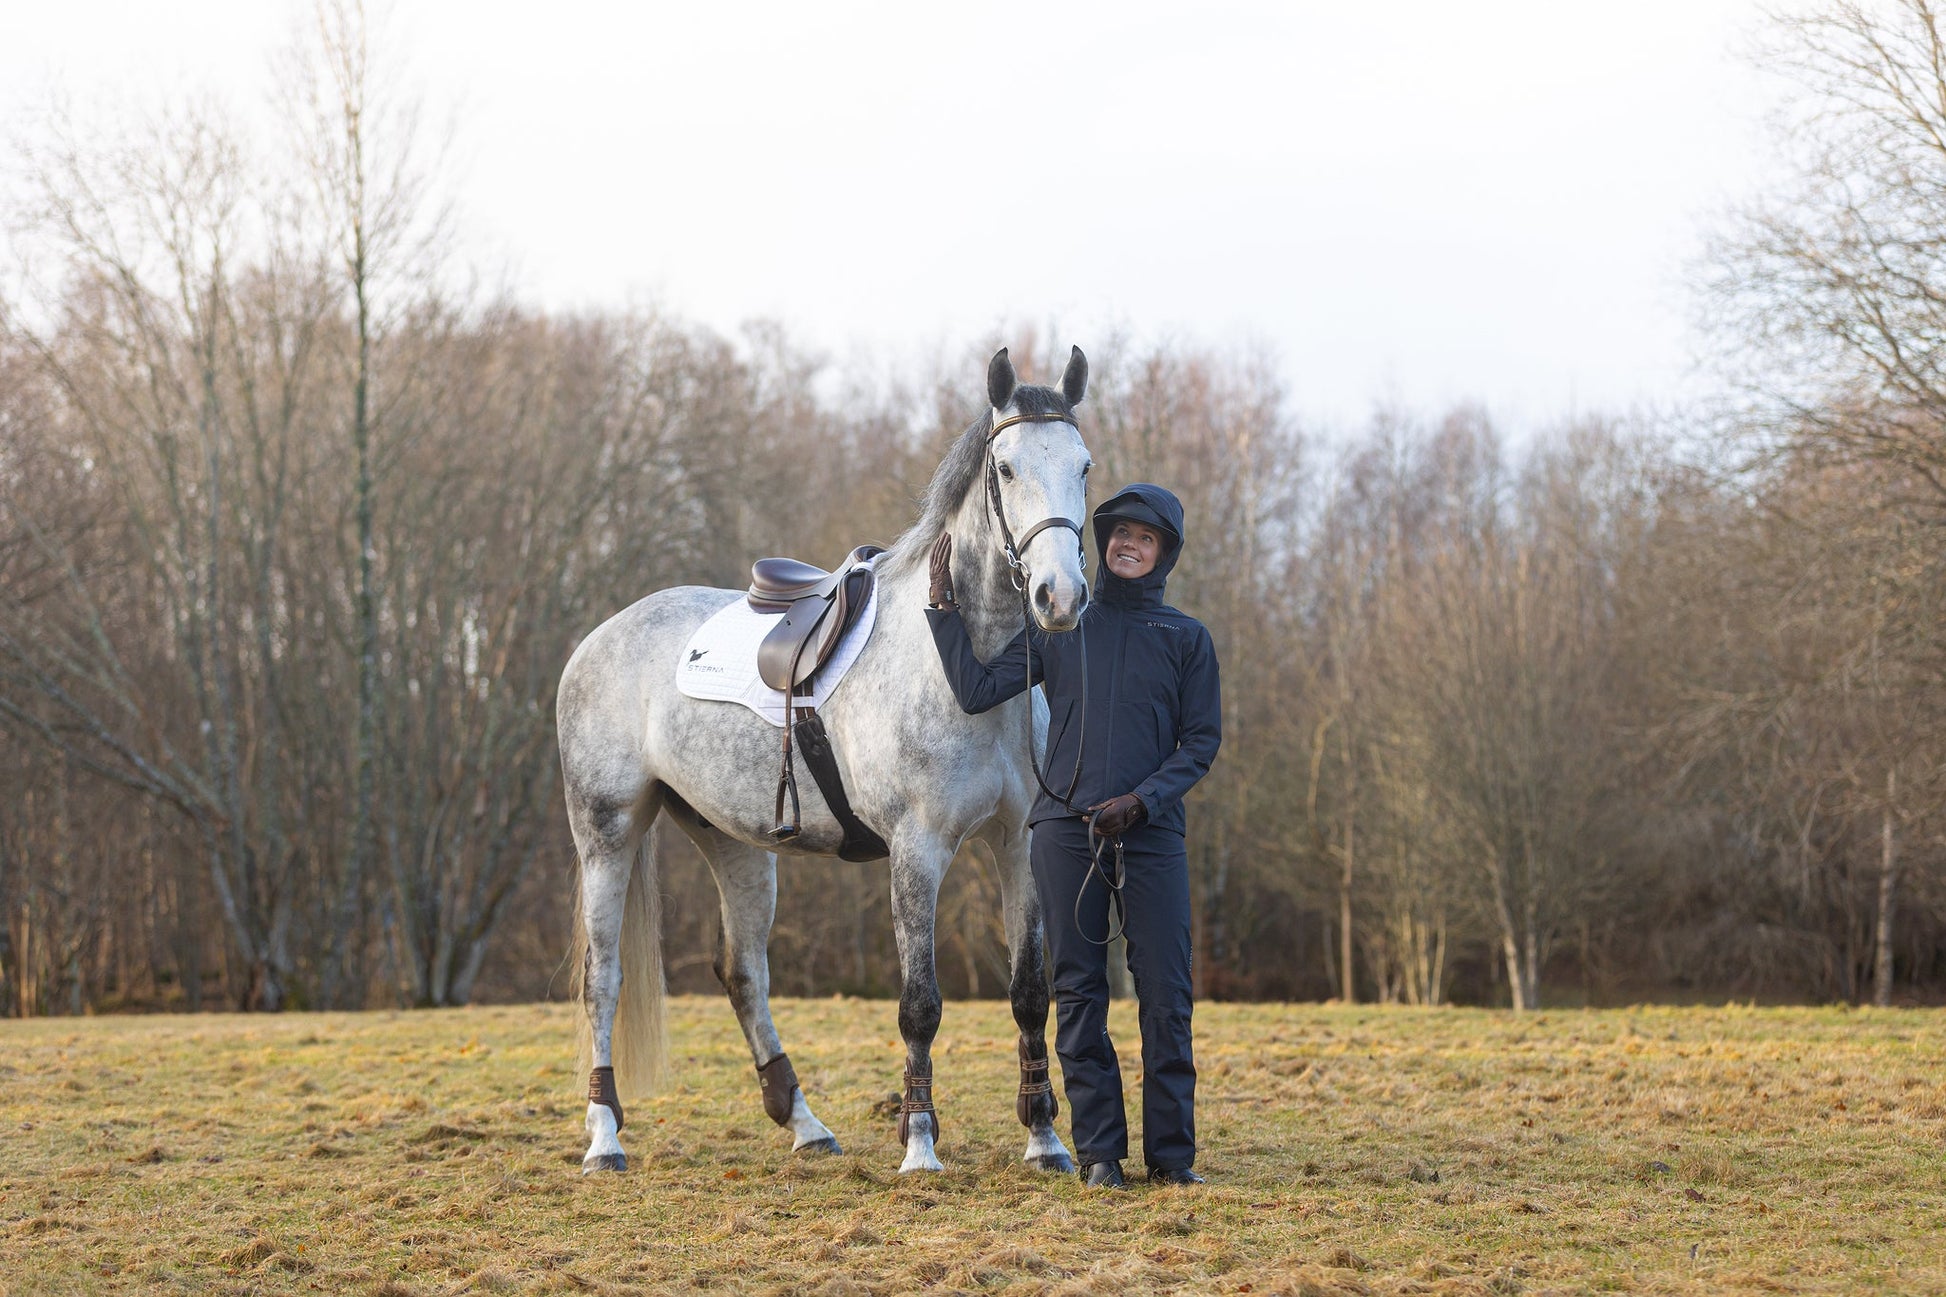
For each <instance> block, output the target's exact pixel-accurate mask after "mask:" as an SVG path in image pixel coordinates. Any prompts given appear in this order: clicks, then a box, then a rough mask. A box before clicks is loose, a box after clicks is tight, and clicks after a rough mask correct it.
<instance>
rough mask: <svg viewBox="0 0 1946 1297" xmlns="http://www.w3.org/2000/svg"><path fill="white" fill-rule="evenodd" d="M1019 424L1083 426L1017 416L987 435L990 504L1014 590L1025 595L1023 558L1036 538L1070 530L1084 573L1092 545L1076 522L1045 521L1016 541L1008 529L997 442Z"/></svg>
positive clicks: (1060, 417)
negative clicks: (1060, 529)
mask: <svg viewBox="0 0 1946 1297" xmlns="http://www.w3.org/2000/svg"><path fill="white" fill-rule="evenodd" d="M1016 423H1065V424H1067V425H1068V426H1069V427H1070V428H1077V429H1078V428H1079V427H1080V425H1079V424H1077V423H1075V421H1074V418H1073V416H1072V415H1066V414H1054V413H1052V412H1050V413H1046V414H1015V415H1009V416H1008V417H1007V418H1005V419H1002V420H1000V422H998V423H996V424H994V425H993V429H992V431H990V432H988V433H987V445H986V452H987V468H986V478H987V504H988V505H989V506H991V508H992V509H993V518H994V521H996V522H998V523H999V524H1000V551H1001V553H1003V554H1005V555H1006V557H1007V568H1008V570H1009V572H1010V573H1011V578H1012V580H1013V583H1014V589H1016V590H1019V591H1021V592H1022V594H1023V595H1024V594H1025V593H1026V590H1027V560H1026V559H1024V558H1022V557H1021V555H1022V554H1024V553H1026V551H1027V547H1028V546H1029V545H1031V544H1033V543H1034V537H1036V536H1038V535H1040V534H1041V533H1042V532H1044V531H1046V530H1047V529H1048V528H1049V527H1066V528H1067V529H1068V530H1069V531H1071V532H1073V533H1074V546H1075V548H1076V549H1077V550H1079V551H1080V552H1081V570H1082V571H1084V572H1085V571H1087V570H1088V545H1087V542H1086V541H1085V540H1084V539H1083V538H1082V534H1081V524H1080V523H1078V522H1076V521H1075V520H1074V519H1072V518H1043V519H1041V520H1040V521H1039V522H1037V523H1035V524H1034V525H1033V526H1031V527H1029V528H1028V529H1027V530H1026V531H1025V532H1023V533H1022V534H1021V535H1020V537H1019V538H1018V539H1016V538H1015V537H1014V533H1013V528H1011V527H1010V526H1008V525H1007V510H1006V506H1005V505H1003V504H1001V502H1000V467H999V465H998V464H997V463H995V462H994V458H993V439H994V438H995V437H998V436H999V435H1000V433H1001V431H1002V430H1003V429H1006V428H1011V427H1013V426H1014V425H1015V424H1016Z"/></svg>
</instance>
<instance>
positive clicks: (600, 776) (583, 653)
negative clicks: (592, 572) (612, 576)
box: [555, 585, 742, 802]
mask: <svg viewBox="0 0 1946 1297" xmlns="http://www.w3.org/2000/svg"><path fill="white" fill-rule="evenodd" d="M741 597H742V594H741V592H740V591H736V590H721V589H717V588H715V587H712V586H698V585H685V586H672V587H670V588H669V589H667V590H658V591H656V592H655V593H654V594H651V595H648V596H646V597H644V598H642V599H638V600H636V601H635V602H634V603H632V604H630V605H629V606H628V607H626V608H624V609H622V610H621V611H620V612H618V613H616V614H615V615H614V616H613V617H610V618H609V619H608V620H607V621H605V622H603V623H602V624H601V625H599V626H597V627H595V629H594V630H593V631H591V632H589V634H588V637H587V638H586V639H584V640H582V641H581V643H580V644H579V645H578V646H577V647H576V648H575V650H574V653H573V655H572V656H570V657H569V658H568V664H567V666H566V667H565V668H564V669H563V670H562V672H561V687H560V692H559V695H558V697H557V699H556V707H555V723H556V725H557V727H558V729H559V731H560V741H561V769H562V775H563V777H564V778H565V779H566V781H567V784H568V789H569V792H570V794H571V795H575V796H578V797H581V798H583V799H586V800H590V801H595V800H603V801H606V800H619V801H623V802H626V801H632V800H633V798H634V795H635V793H636V791H639V786H640V783H641V779H642V778H643V777H644V776H645V774H646V767H645V764H644V763H645V760H646V754H645V751H644V737H645V734H646V730H647V727H648V715H649V711H650V708H651V707H652V706H653V704H654V701H655V697H656V695H657V693H658V691H673V690H674V688H675V674H676V660H677V658H678V656H679V655H680V654H681V652H682V647H683V645H685V644H687V643H688V642H689V637H690V636H691V635H693V634H695V633H696V628H697V627H699V626H701V625H702V624H703V623H704V622H705V621H708V620H709V618H710V617H711V616H713V615H714V614H715V613H716V612H718V611H719V610H721V609H722V608H724V607H726V606H728V605H729V604H731V603H733V602H735V601H736V600H737V599H739V598H741Z"/></svg>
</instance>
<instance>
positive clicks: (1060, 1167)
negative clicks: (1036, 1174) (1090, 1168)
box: [1027, 1153, 1074, 1175]
mask: <svg viewBox="0 0 1946 1297" xmlns="http://www.w3.org/2000/svg"><path fill="white" fill-rule="evenodd" d="M1027 1164H1028V1165H1029V1166H1031V1167H1033V1168H1034V1169H1035V1170H1036V1171H1058V1172H1060V1173H1061V1174H1062V1175H1073V1174H1074V1159H1073V1158H1071V1157H1069V1156H1068V1155H1067V1154H1066V1153H1049V1154H1047V1155H1045V1156H1043V1157H1030V1158H1028V1159H1027Z"/></svg>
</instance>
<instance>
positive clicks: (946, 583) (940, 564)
mask: <svg viewBox="0 0 1946 1297" xmlns="http://www.w3.org/2000/svg"><path fill="white" fill-rule="evenodd" d="M931 576H932V585H931V586H930V587H929V588H928V590H927V592H926V602H927V603H929V604H931V605H932V606H933V607H935V608H954V607H957V606H958V605H957V604H955V603H954V602H953V533H952V532H950V531H942V532H940V533H939V539H938V540H936V541H934V542H933V545H932V559H931Z"/></svg>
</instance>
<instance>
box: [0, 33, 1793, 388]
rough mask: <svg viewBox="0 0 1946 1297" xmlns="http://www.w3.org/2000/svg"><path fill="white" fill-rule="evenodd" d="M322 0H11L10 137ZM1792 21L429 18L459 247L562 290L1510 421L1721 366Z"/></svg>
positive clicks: (219, 75)
mask: <svg viewBox="0 0 1946 1297" xmlns="http://www.w3.org/2000/svg"><path fill="white" fill-rule="evenodd" d="M303 12H305V10H304V9H303V8H301V7H299V6H298V5H296V4H290V5H286V4H283V3H278V2H277V0H178V3H176V4H172V5H161V4H156V3H153V0H141V2H139V3H134V2H126V0H124V2H119V3H118V2H112V0H59V3H53V2H46V3H42V2H39V0H0V117H4V119H5V121H4V125H5V126H6V127H7V129H8V131H9V133H17V132H18V131H19V130H21V129H23V128H24V127H23V124H26V123H30V122H31V119H32V115H33V114H34V113H35V112H36V111H37V110H38V109H39V108H40V107H41V106H42V105H44V104H45V103H46V102H47V101H48V98H49V95H50V93H52V92H53V91H54V90H56V89H58V90H60V91H62V92H64V93H65V94H66V95H67V96H68V97H69V98H70V99H71V100H73V101H74V102H75V103H76V104H77V105H80V106H81V107H83V108H85V107H86V106H88V105H89V104H91V103H93V102H95V101H97V100H102V99H107V98H118V99H122V100H126V99H128V98H131V97H132V98H135V99H137V100H140V99H142V98H144V97H148V96H160V95H166V94H169V93H180V92H182V91H185V90H189V89H192V88H199V87H209V88H213V89H215V90H216V91H217V92H219V93H220V94H222V95H224V96H226V97H228V98H230V99H232V100H233V101H234V102H236V103H238V104H240V105H243V106H245V107H252V108H254V107H256V106H258V105H260V104H261V103H262V101H263V97H264V91H265V88H266V85H267V74H266V70H265V64H266V60H267V56H268V55H269V53H270V52H271V51H273V50H274V49H276V48H277V47H278V46H279V45H280V44H282V43H283V42H284V41H285V40H286V39H287V36H288V33H289V31H290V28H291V25H292V23H293V21H294V20H295V17H296V15H298V14H301V13H303ZM1758 21H1759V15H1758V11H1757V6H1756V5H1755V4H1754V3H1746V2H1743V0H1736V2H1732V0H1634V2H1633V3H1630V4H1627V5H1607V4H1604V5H1596V4H1593V3H1588V2H1587V0H1545V2H1527V0H1522V2H1518V3H1515V2H1501V0H1494V2H1491V3H1488V2H1485V0H1482V2H1481V3H1474V4H1455V3H1452V2H1451V0H1439V2H1437V3H1426V2H1423V0H1394V2H1393V3H1388V4H1384V5H1377V4H1360V5H1349V4H1344V3H1337V2H1331V3H1327V2H1324V0H1305V2H1303V3H1297V2H1292V3H1243V2H1240V0H1215V2H1212V0H1205V2H1204V3H1201V4H1198V5H1195V6H1187V5H1161V4H1155V3H1148V2H1146V0H1144V2H1141V3H1137V2H1135V0H1115V2H1113V3H1085V4H1066V3H1049V2H1045V0H1044V2H1043V3H1037V4H1017V3H990V2H989V3H978V4H971V3H962V4H956V5H934V4H913V3H899V4H844V3H837V2H836V0H826V2H825V3H822V4H806V3H802V2H801V0H800V2H798V3H790V4H764V5H757V4H744V3H722V4H709V3H697V2H696V0H685V2H684V3H680V4H677V3H663V2H656V3H594V2H591V0H579V2H576V0H565V2H564V0H556V3H553V4H549V5H546V6H540V5H536V4H532V3H526V4H513V3H503V2H499V0H489V2H482V0H470V2H468V3H460V2H459V0H404V3H402V4H401V5H400V6H399V12H398V14H397V19H396V23H395V28H396V30H397V31H398V32H399V34H400V36H401V41H400V45H401V47H402V52H403V56H404V60H405V62H406V63H407V64H408V66H409V68H410V70H411V73H412V75H413V76H414V77H415V78H416V79H417V80H418V81H419V82H420V83H421V86H422V93H423V94H424V97H425V99H426V101H427V103H428V106H429V108H430V109H431V110H432V112H433V114H434V115H438V116H443V115H444V114H445V113H447V112H448V111H451V112H452V113H454V115H455V120H456V124H457V135H456V149H455V157H456V160H457V164H458V165H457V170H456V172H455V176H456V182H455V183H456V186H457V205H458V208H459V211H460V213H461V216H462V218H463V220H464V225H463V230H464V233H465V239H466V248H465V251H466V255H467V256H468V257H470V258H472V259H475V260H477V261H479V262H480V263H482V264H484V265H487V266H490V267H497V266H502V265H505V266H509V267H511V277H512V281H513V283H514V284H515V285H516V286H517V287H518V288H519V289H520V290H521V292H522V293H523V294H524V295H526V296H528V297H530V298H532V299H534V300H537V301H539V302H541V303H543V304H546V305H549V306H591V305H596V306H598V305H603V304H621V303H627V302H642V301H655V302H660V303H663V304H665V305H667V306H668V307H670V308H672V309H673V310H675V311H676V312H678V313H679V314H682V315H684V316H687V317H690V318H694V319H698V320H702V321H704V322H707V323H709V324H712V325H715V326H717V327H719V328H722V329H725V330H730V329H734V328H735V326H736V325H737V324H738V322H740V321H742V320H744V319H747V318H750V317H753V316H768V317H773V318H777V319H781V320H782V321H784V322H785V323H786V324H787V325H789V326H790V328H791V330H792V332H793V334H794V335H795V336H796V337H797V338H798V339H799V340H800V341H803V342H808V343H811V344H814V345H816V346H818V347H820V348H822V349H824V350H826V351H827V352H828V353H830V354H831V355H832V356H833V357H834V358H836V359H837V360H839V361H840V362H843V361H845V360H847V359H848V358H852V357H858V356H871V357H879V358H881V361H880V363H881V364H882V363H883V360H882V358H883V357H886V356H893V355H912V356H915V357H917V356H920V355H931V354H938V353H939V352H940V351H941V349H942V348H945V349H950V348H958V347H963V346H964V345H965V344H967V343H970V342H972V341H974V340H975V339H977V338H978V337H980V336H982V335H984V334H986V333H987V332H989V331H991V330H994V329H996V328H999V327H1002V326H1010V325H1013V326H1017V325H1023V324H1033V325H1038V326H1040V327H1041V328H1042V329H1043V330H1044V331H1051V332H1053V333H1054V334H1055V336H1056V337H1058V339H1059V340H1060V341H1062V342H1066V341H1075V342H1079V343H1080V344H1081V345H1082V346H1083V347H1084V348H1092V349H1093V350H1095V351H1097V352H1098V351H1099V348H1100V345H1101V343H1100V341H1099V340H1100V339H1103V338H1105V337H1106V336H1107V334H1108V331H1109V330H1110V329H1111V328H1120V329H1123V330H1125V331H1128V332H1132V333H1133V334H1135V335H1136V336H1137V337H1139V338H1143V339H1149V340H1157V339H1162V340H1167V339H1193V340H1195V341H1197V342H1200V343H1204V344H1213V345H1218V346H1229V345H1235V346H1248V347H1257V348H1266V349H1268V351H1269V352H1270V354H1272V355H1273V356H1274V357H1275V358H1276V359H1277V361H1278V362H1279V364H1280V365H1281V367H1282V370H1283V372H1284V374H1285V375H1286V376H1287V379H1288V383H1289V386H1290V390H1291V394H1292V398H1293V402H1294V405H1295V407H1296V408H1297V409H1298V410H1299V411H1300V412H1302V413H1304V414H1306V415H1308V416H1312V417H1315V418H1323V419H1325V420H1328V421H1341V420H1347V419H1353V418H1357V417H1359V416H1361V415H1362V414H1363V413H1364V412H1365V411H1366V410H1368V409H1369V408H1370V407H1371V406H1372V405H1373V404H1374V403H1376V402H1379V401H1393V402H1403V403H1405V404H1407V405H1409V406H1413V407H1417V408H1421V409H1433V408H1436V407H1438V406H1441V405H1443V404H1445V403H1447V402H1450V401H1453V400H1457V399H1464V398H1470V399H1477V400H1482V401H1484V402H1486V403H1487V405H1488V406H1489V407H1490V408H1491V409H1493V410H1494V411H1495V412H1496V413H1497V414H1499V415H1501V416H1502V417H1504V418H1507V419H1509V420H1511V421H1513V422H1516V423H1518V422H1523V421H1532V420H1547V419H1551V418H1554V417H1557V416H1559V415H1562V414H1565V413H1567V412H1568V411H1570V410H1571V409H1578V410H1588V409H1591V408H1609V409H1614V408H1619V407H1623V406H1627V405H1631V404H1634V403H1637V402H1643V401H1648V402H1656V403H1661V402H1666V401H1671V400H1676V399H1680V398H1682V397H1684V396H1687V395H1694V394H1697V393H1698V392H1699V391H1703V390H1706V389H1707V378H1706V377H1705V376H1702V375H1699V374H1697V373H1696V372H1694V370H1693V369H1692V362H1693V360H1694V359H1695V357H1696V355H1697V354H1698V345H1699V344H1698V343H1697V342H1696V340H1695V339H1694V338H1693V336H1692V334H1691V333H1690V330H1689V327H1688V323H1687V322H1688V319H1689V313H1690V306H1689V297H1688V293H1687V290H1686V288H1685V262H1686V260H1687V259H1688V258H1690V257H1691V256H1693V254H1694V252H1695V249H1696V247H1697V242H1698V239H1699V237H1700V235H1701V233H1702V231H1703V229H1704V227H1705V224H1706V222H1707V221H1708V220H1709V219H1710V218H1711V217H1712V216H1713V215H1714V214H1715V213H1716V212H1718V211H1720V210H1721V209H1722V208H1723V207H1724V206H1725V205H1726V204H1728V203H1729V202H1731V201H1733V200H1735V199H1736V198H1738V197H1739V196H1741V195H1744V194H1746V193H1748V192H1749V191H1750V190H1751V189H1752V188H1753V186H1755V185H1756V184H1758V183H1759V182H1760V181H1761V178H1762V174H1763V167H1764V163H1763V162H1762V158H1763V157H1764V152H1763V149H1762V147H1761V144H1760V140H1761V133H1760V131H1759V130H1758V122H1759V118H1760V115H1761V111H1762V108H1763V105H1764V100H1763V95H1764V94H1766V93H1767V89H1766V88H1765V87H1764V86H1763V85H1762V84H1761V83H1760V82H1759V80H1758V78H1757V77H1756V76H1755V74H1753V73H1752V72H1750V71H1749V70H1748V69H1747V68H1746V67H1745V66H1744V65H1743V64H1742V63H1741V62H1740V61H1739V59H1738V50H1739V49H1740V48H1741V46H1742V44H1743V43H1744V41H1745V38H1746V37H1747V36H1748V35H1749V34H1750V33H1751V32H1752V31H1753V30H1754V29H1755V25H1756V23H1757V22H1758ZM25 128H26V129H31V127H25ZM490 277H494V278H497V277H498V276H497V275H493V276H490ZM945 354H953V353H952V352H951V351H950V350H948V351H947V352H946V353H945ZM1101 359H1103V358H1102V357H1099V356H1097V362H1098V363H1100V361H1101ZM977 381H978V378H977V375H974V376H972V377H971V378H969V383H970V384H977ZM974 390H976V389H974Z"/></svg>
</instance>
